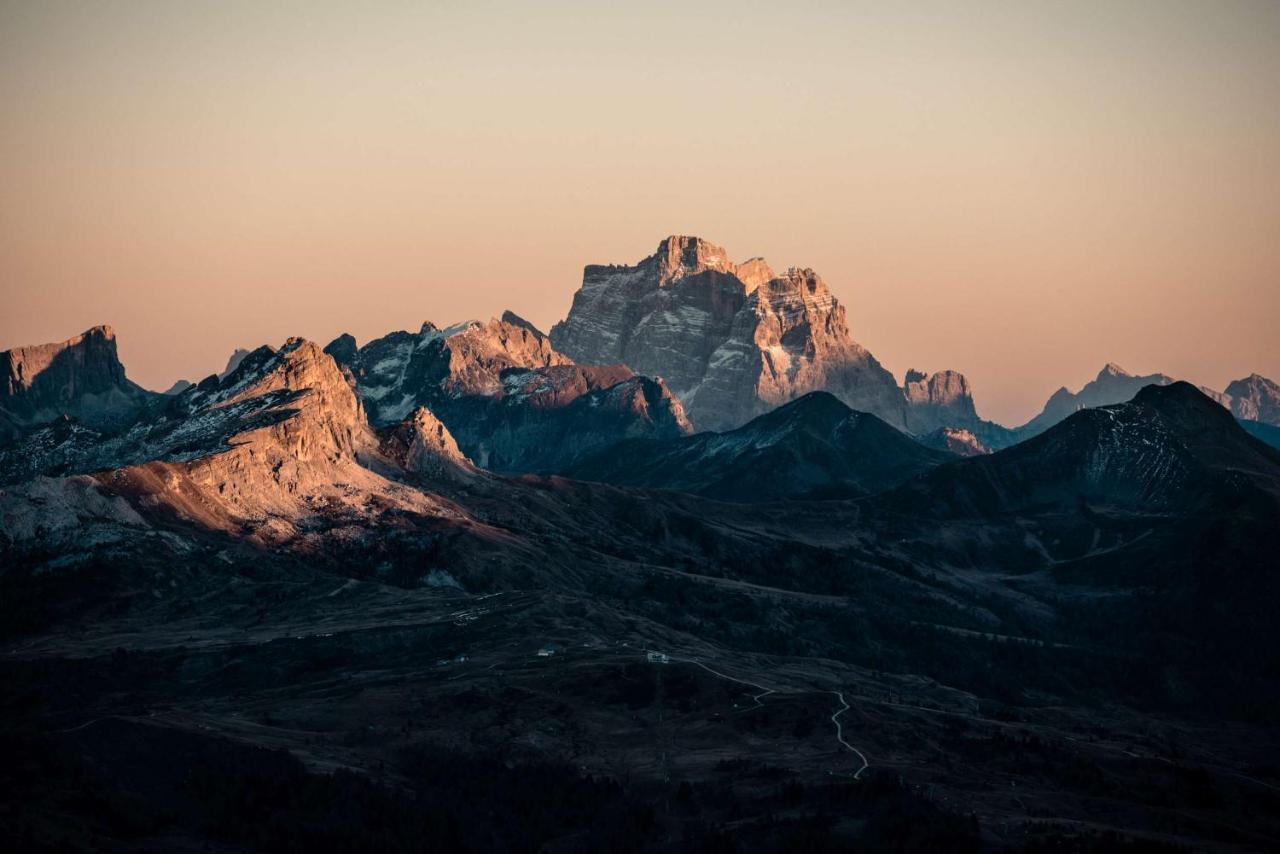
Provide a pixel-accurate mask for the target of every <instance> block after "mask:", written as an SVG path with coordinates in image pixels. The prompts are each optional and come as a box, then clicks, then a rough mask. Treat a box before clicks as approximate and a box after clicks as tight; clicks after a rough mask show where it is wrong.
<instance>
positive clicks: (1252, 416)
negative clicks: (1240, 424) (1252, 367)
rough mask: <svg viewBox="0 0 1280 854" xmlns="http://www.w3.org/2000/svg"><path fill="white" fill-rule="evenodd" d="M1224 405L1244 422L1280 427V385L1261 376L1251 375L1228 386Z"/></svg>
mask: <svg viewBox="0 0 1280 854" xmlns="http://www.w3.org/2000/svg"><path fill="white" fill-rule="evenodd" d="M1224 397H1225V398H1226V400H1225V401H1223V405H1224V406H1226V407H1228V408H1229V409H1230V410H1231V413H1232V414H1233V415H1235V417H1236V418H1239V419H1241V420H1244V421H1260V422H1262V423H1263V424H1270V425H1272V426H1280V385H1277V384H1276V383H1275V382H1273V381H1271V380H1269V379H1267V378H1266V377H1264V376H1262V375H1261V374H1250V375H1249V376H1247V377H1245V378H1244V379H1242V380H1236V381H1235V382H1233V383H1231V385H1229V386H1227V388H1226V391H1225V394H1224Z"/></svg>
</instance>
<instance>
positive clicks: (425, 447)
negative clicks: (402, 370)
mask: <svg viewBox="0 0 1280 854" xmlns="http://www.w3.org/2000/svg"><path fill="white" fill-rule="evenodd" d="M381 450H382V453H383V454H384V455H385V456H386V457H388V458H389V459H391V460H394V461H395V462H396V463H398V464H399V466H400V467H401V468H403V469H404V470H405V471H406V472H410V473H412V474H421V475H425V476H427V477H428V478H432V479H439V478H450V479H454V480H462V479H466V478H467V477H469V476H471V475H473V474H474V467H473V466H472V465H471V461H470V460H468V459H467V457H466V455H465V454H463V453H462V451H461V450H460V449H459V448H458V443H457V442H456V441H454V438H453V434H451V433H450V432H449V428H447V427H445V426H444V422H442V421H441V420H440V419H439V418H437V417H436V416H435V415H434V414H433V413H432V412H431V410H429V409H427V408H426V407H419V408H418V409H416V410H414V412H413V414H412V415H410V416H409V418H408V419H406V420H405V421H403V422H401V423H400V424H397V425H395V426H393V427H390V428H388V429H387V430H386V431H385V433H384V435H383V439H382V445H381Z"/></svg>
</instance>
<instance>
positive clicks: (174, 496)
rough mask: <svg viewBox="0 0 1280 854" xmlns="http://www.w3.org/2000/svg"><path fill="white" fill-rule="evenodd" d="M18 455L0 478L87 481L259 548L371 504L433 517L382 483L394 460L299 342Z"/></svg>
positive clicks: (348, 396)
mask: <svg viewBox="0 0 1280 854" xmlns="http://www.w3.org/2000/svg"><path fill="white" fill-rule="evenodd" d="M417 426H418V427H419V428H420V430H419V433H420V435H418V437H417V438H418V443H417V445H418V446H417V447H414V448H413V453H411V454H410V455H409V457H407V458H406V459H413V460H415V461H419V460H421V458H422V457H423V456H424V455H425V454H426V453H427V452H428V450H429V448H428V447H427V445H428V439H427V437H428V426H429V425H427V424H426V423H425V422H422V423H419V424H418V425H417ZM37 442H39V443H41V444H39V445H37V444H34V443H37ZM410 446H411V447H413V444H412V443H411V445H410ZM33 449H35V450H39V451H40V453H39V454H37V453H33V452H32V451H33ZM22 450H23V453H22V454H8V453H6V454H2V455H0V478H3V479H4V480H5V481H7V482H14V481H16V480H22V479H27V478H30V477H32V476H35V475H38V474H48V473H57V474H67V475H75V474H79V473H92V474H93V477H94V478H95V479H96V481H97V482H98V483H99V484H100V485H101V488H102V489H103V490H104V491H105V494H107V495H113V496H121V497H124V498H127V499H129V501H130V502H131V503H132V504H133V505H135V506H137V507H138V508H139V509H140V510H142V511H156V512H161V513H167V514H170V515H172V516H175V517H177V518H178V519H181V520H184V521H187V522H194V523H196V524H198V525H200V526H202V527H205V528H208V529H213V530H221V531H227V532H234V533H240V534H245V535H247V536H250V537H251V538H254V539H257V540H260V541H264V542H280V541H284V540H289V539H293V538H296V537H298V536H300V535H301V534H302V533H303V532H304V531H306V530H312V529H315V528H316V527H317V525H323V526H332V525H335V524H338V523H342V522H350V523H353V524H354V523H358V522H360V521H361V520H364V519H366V518H371V517H370V514H372V513H375V512H376V511H375V508H378V507H381V508H387V507H397V508H400V509H401V510H404V511H407V512H412V513H418V514H422V515H430V514H433V513H436V512H439V511H440V503H439V502H438V501H437V500H436V499H435V498H433V497H432V496H431V495H428V494H426V493H423V492H421V491H419V490H415V489H410V488H408V487H406V486H404V485H402V484H400V483H398V482H396V480H393V479H391V478H397V477H398V475H401V474H405V473H406V472H405V469H404V465H403V463H404V462H405V461H404V460H396V459H392V458H389V457H387V456H386V455H385V454H384V453H383V450H382V447H381V442H380V439H379V437H378V436H377V434H376V433H375V432H374V431H373V429H372V428H371V427H370V426H369V424H368V421H367V420H366V418H365V413H364V408H363V406H362V405H361V403H360V400H359V398H358V397H357V396H356V394H355V392H354V391H353V390H352V388H351V386H350V385H349V384H348V382H347V380H346V378H345V377H344V376H343V374H342V372H341V371H340V370H339V368H338V366H337V364H336V363H335V362H334V360H333V359H332V358H331V357H330V356H328V355H327V354H325V353H324V352H323V351H322V350H321V349H320V348H319V347H318V346H317V345H315V344H313V343H311V342H309V341H305V340H303V339H300V338H293V339H290V340H289V341H288V342H286V343H285V345H284V346H283V347H281V348H280V349H279V350H274V349H272V348H270V347H260V348H258V349H257V350H254V351H252V352H250V353H248V354H246V355H245V356H244V357H243V359H242V360H241V361H240V363H239V364H238V365H237V367H236V368H234V369H233V370H232V371H231V373H229V374H228V375H226V376H225V377H219V376H217V375H214V376H211V377H209V378H207V379H206V380H204V381H203V382H201V383H200V384H199V385H197V386H194V387H192V388H189V389H187V390H186V391H183V392H181V393H179V394H177V395H175V396H173V397H170V398H168V399H166V401H165V403H164V408H163V409H162V410H160V411H159V412H157V413H155V414H154V415H153V417H150V418H148V419H147V420H145V421H141V422H139V423H137V424H135V425H133V426H132V427H131V428H129V429H128V430H126V431H123V432H121V433H119V434H116V435H112V436H104V435H102V434H98V433H96V432H94V431H90V430H88V428H83V427H81V426H79V425H77V424H75V423H74V422H59V423H57V424H55V425H51V427H49V428H47V429H46V430H43V431H40V432H39V433H37V434H33V435H32V436H31V437H30V438H29V439H28V440H27V442H26V443H25V444H24V446H23V448H22ZM33 461H34V462H33ZM24 465H25V466H26V470H23V466H24ZM33 465H34V466H38V468H39V469H41V470H34V469H33V468H32V466H33ZM415 473H417V472H415ZM321 520H323V522H322V521H321Z"/></svg>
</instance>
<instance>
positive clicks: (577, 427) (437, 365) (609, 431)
mask: <svg viewBox="0 0 1280 854" xmlns="http://www.w3.org/2000/svg"><path fill="white" fill-rule="evenodd" d="M325 349H326V352H328V353H329V354H330V355H332V356H333V357H334V359H335V360H336V361H337V362H338V363H339V364H341V365H342V366H343V369H344V370H345V371H346V372H347V374H348V376H349V378H350V381H351V383H352V384H353V386H354V388H355V390H356V392H357V394H358V395H359V397H360V399H361V400H362V401H363V402H364V404H365V406H366V407H367V408H368V410H369V413H370V420H371V421H373V423H375V424H377V425H389V424H395V423H397V422H400V421H402V420H404V419H405V418H407V417H410V414H411V413H412V412H413V411H414V410H416V409H418V408H420V407H426V408H427V409H429V410H430V411H431V412H432V413H433V415H434V416H435V417H437V418H439V420H440V422H441V424H442V425H443V426H444V427H446V428H447V430H448V431H449V433H450V435H451V436H452V437H453V438H454V439H455V440H456V442H457V444H458V447H459V448H460V450H461V452H462V453H463V454H464V455H465V456H466V457H468V458H469V459H470V460H472V461H473V462H474V463H476V464H477V465H479V466H482V467H484V468H491V469H494V470H498V471H511V472H528V471H558V470H561V469H563V468H564V467H565V466H567V465H568V464H569V463H570V462H572V461H573V460H575V459H577V458H578V457H580V456H581V455H582V454H585V453H588V452H590V451H592V450H595V449H597V448H599V447H603V446H605V445H608V444H611V443H613V442H616V441H618V440H621V439H626V438H634V437H644V436H649V437H655V438H661V437H667V436H683V435H686V434H688V433H690V432H692V430H693V426H692V425H691V424H690V422H689V419H688V418H687V417H686V416H685V413H684V408H683V407H682V406H681V404H680V401H679V400H678V399H676V397H675V396H674V395H673V394H672V393H671V391H670V390H669V389H668V388H667V386H666V385H665V384H664V383H662V382H661V381H659V380H654V379H650V378H648V377H642V376H637V375H636V374H635V373H634V372H633V371H632V370H631V369H630V368H628V367H627V366H625V365H621V364H607V365H579V364H574V362H573V361H572V360H571V359H570V358H569V357H567V356H565V355H563V354H562V353H560V352H558V351H557V350H555V349H554V348H553V347H552V346H551V342H550V339H548V338H547V336H546V335H544V334H543V333H542V332H540V331H539V330H538V329H537V328H535V327H534V326H533V325H532V324H531V323H529V322H528V321H526V320H524V319H523V318H521V317H519V316H518V315H515V314H513V313H511V312H506V313H504V314H503V315H502V317H501V318H496V319H493V320H490V321H489V322H488V323H479V322H476V321H471V322H467V323H461V324H457V325H455V326H452V327H448V328H445V329H440V328H439V327H437V326H435V325H434V324H431V323H425V324H423V326H422V328H421V330H420V331H419V332H418V333H417V334H416V335H414V334H411V333H408V332H394V333H392V334H390V335H387V336H384V337H382V338H379V339H377V340H375V341H371V342H369V343H368V344H366V345H365V346H363V347H357V346H356V342H355V339H354V338H352V337H351V336H349V335H343V336H340V337H339V338H337V339H335V340H334V341H333V342H332V343H330V345H329V346H328V347H327V348H325Z"/></svg>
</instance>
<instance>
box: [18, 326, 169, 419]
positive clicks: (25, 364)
mask: <svg viewBox="0 0 1280 854" xmlns="http://www.w3.org/2000/svg"><path fill="white" fill-rule="evenodd" d="M0 373H2V374H3V376H4V386H3V387H2V388H0V439H12V438H17V437H18V436H20V435H22V434H23V433H25V432H27V431H29V430H31V429H34V428H38V427H40V426H43V425H45V424H49V423H50V422H53V421H55V420H57V419H58V418H61V417H64V416H69V417H71V418H74V419H76V420H77V421H78V422H80V423H82V424H84V425H86V426H88V427H92V428H96V429H118V428H120V427H122V426H125V425H127V424H128V423H129V422H131V421H133V420H134V419H136V418H137V417H138V416H139V415H140V414H141V412H142V411H143V409H144V408H145V407H146V405H147V404H148V402H149V401H150V399H151V398H152V397H153V396H154V395H151V394H150V393H149V392H146V391H144V390H143V389H142V388H140V387H139V386H137V385H135V384H134V383H132V382H130V381H129V380H128V378H126V377H125V372H124V366H123V365H122V364H120V359H119V357H118V355H117V353H116V336H115V332H114V331H113V330H112V329H111V327H110V326H95V327H94V328H92V329H90V330H88V331H87V332H85V333H83V334H81V335H77V336H75V337H74V338H69V339H67V340H66V341H60V342H57V343H53V344H37V345H34V346H30V347H16V348H14V349H12V350H5V351H4V352H0Z"/></svg>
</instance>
